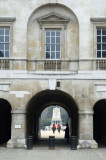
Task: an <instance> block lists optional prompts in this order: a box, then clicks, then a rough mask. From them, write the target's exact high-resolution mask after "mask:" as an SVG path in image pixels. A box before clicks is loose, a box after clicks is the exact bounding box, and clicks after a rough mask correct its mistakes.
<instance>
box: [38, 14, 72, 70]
mask: <svg viewBox="0 0 106 160" xmlns="http://www.w3.org/2000/svg"><path fill="white" fill-rule="evenodd" d="M69 21H70V19H68V18H65V17H63V16H60V15H58V14H56V13H54V12H53V13H50V14H48V15H45V16H43V17H40V18H38V22H39V24H40V29H41V30H42V32H41V39H42V42H41V48H42V58H44V59H45V60H47V61H46V63H45V65H44V68H45V69H46V70H47V69H57V70H59V69H61V62H60V60H61V59H62V58H64V53H65V46H64V44H65V39H66V38H65V29H66V27H67V23H68V22H69ZM48 60H49V62H48ZM50 60H51V62H50ZM56 60H59V61H56Z"/></svg>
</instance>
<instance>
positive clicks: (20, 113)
mask: <svg viewBox="0 0 106 160" xmlns="http://www.w3.org/2000/svg"><path fill="white" fill-rule="evenodd" d="M11 114H12V124H11V140H9V141H8V142H7V147H8V148H16V147H23V146H25V144H26V111H25V110H12V111H11Z"/></svg>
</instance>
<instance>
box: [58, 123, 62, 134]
mask: <svg viewBox="0 0 106 160" xmlns="http://www.w3.org/2000/svg"><path fill="white" fill-rule="evenodd" d="M57 130H58V132H59V133H60V130H61V126H60V125H59V124H58V127H57Z"/></svg>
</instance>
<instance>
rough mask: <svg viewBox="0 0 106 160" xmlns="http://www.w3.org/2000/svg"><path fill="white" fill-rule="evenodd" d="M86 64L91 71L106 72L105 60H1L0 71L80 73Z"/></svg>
mask: <svg viewBox="0 0 106 160" xmlns="http://www.w3.org/2000/svg"><path fill="white" fill-rule="evenodd" d="M85 62H87V64H89V66H90V70H106V60H105V59H73V60H64V59H62V60H28V59H0V70H28V71H39V70H40V71H44V70H51V71H59V70H61V71H69V70H70V71H78V70H79V67H82V66H83V64H84V65H85V64H86V63H85ZM88 62H89V63H88ZM83 67H84V66H83ZM84 69H85V68H84ZM86 70H87V67H86ZM88 70H89V69H88Z"/></svg>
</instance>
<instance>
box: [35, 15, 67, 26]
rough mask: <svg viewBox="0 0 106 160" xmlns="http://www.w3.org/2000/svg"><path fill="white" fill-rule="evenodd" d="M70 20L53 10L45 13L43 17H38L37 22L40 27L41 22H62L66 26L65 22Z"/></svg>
mask: <svg viewBox="0 0 106 160" xmlns="http://www.w3.org/2000/svg"><path fill="white" fill-rule="evenodd" d="M69 21H70V19H68V18H65V17H63V16H60V15H58V14H56V13H54V12H52V13H50V14H48V15H45V16H43V17H40V18H38V22H39V24H40V28H42V25H43V24H51V23H56V24H64V28H66V24H67V23H68V22H69Z"/></svg>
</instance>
